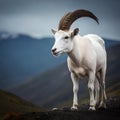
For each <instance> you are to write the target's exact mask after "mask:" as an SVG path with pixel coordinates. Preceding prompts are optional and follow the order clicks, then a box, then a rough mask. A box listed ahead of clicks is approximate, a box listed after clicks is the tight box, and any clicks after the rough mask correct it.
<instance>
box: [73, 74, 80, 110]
mask: <svg viewBox="0 0 120 120" xmlns="http://www.w3.org/2000/svg"><path fill="white" fill-rule="evenodd" d="M71 79H72V82H73V106H72V107H71V110H78V95H77V94H78V89H79V79H78V78H77V76H76V75H75V74H74V73H71Z"/></svg>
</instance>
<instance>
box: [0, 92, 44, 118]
mask: <svg viewBox="0 0 120 120" xmlns="http://www.w3.org/2000/svg"><path fill="white" fill-rule="evenodd" d="M41 111H43V109H42V108H40V107H37V106H35V105H33V104H32V103H30V102H27V101H25V100H23V99H21V98H20V97H17V96H15V95H13V94H11V93H9V92H6V91H2V90H0V118H1V116H2V115H3V114H6V113H11V112H16V113H25V112H41Z"/></svg>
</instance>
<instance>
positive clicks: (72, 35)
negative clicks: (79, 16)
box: [71, 28, 79, 38]
mask: <svg viewBox="0 0 120 120" xmlns="http://www.w3.org/2000/svg"><path fill="white" fill-rule="evenodd" d="M78 33H79V28H75V29H74V30H73V32H72V33H71V37H72V38H73V37H74V36H75V35H77V34H78Z"/></svg>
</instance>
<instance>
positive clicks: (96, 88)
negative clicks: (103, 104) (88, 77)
mask: <svg viewBox="0 0 120 120" xmlns="http://www.w3.org/2000/svg"><path fill="white" fill-rule="evenodd" d="M94 88H95V104H98V103H99V92H100V85H99V81H98V78H97V77H96V79H95V83H94Z"/></svg>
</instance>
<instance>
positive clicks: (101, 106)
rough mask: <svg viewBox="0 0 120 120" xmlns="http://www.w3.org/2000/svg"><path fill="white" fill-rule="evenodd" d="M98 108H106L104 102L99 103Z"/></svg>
mask: <svg viewBox="0 0 120 120" xmlns="http://www.w3.org/2000/svg"><path fill="white" fill-rule="evenodd" d="M98 108H99V109H106V108H107V107H106V104H105V103H100V105H99V107H98Z"/></svg>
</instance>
